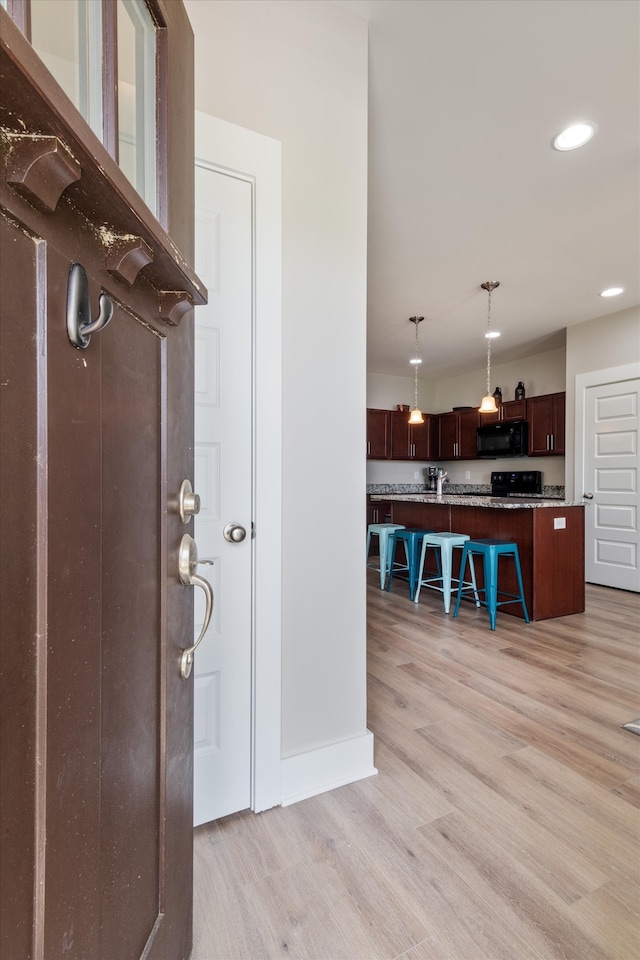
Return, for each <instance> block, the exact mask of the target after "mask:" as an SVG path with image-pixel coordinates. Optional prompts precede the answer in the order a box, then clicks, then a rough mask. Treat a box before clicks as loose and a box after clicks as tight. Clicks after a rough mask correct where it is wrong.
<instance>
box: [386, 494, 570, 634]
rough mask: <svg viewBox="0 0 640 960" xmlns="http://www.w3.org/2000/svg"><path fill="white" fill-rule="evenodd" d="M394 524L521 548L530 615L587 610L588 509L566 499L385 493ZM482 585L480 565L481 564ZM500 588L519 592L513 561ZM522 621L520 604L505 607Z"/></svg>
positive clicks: (503, 571)
mask: <svg viewBox="0 0 640 960" xmlns="http://www.w3.org/2000/svg"><path fill="white" fill-rule="evenodd" d="M371 500H372V501H374V500H385V501H387V502H390V503H391V518H392V520H393V523H401V524H402V525H403V526H405V527H419V528H424V529H426V530H435V531H436V532H438V531H444V530H450V531H452V532H454V533H467V534H469V536H470V537H471V539H472V540H474V539H479V538H482V537H494V538H496V539H497V540H509V541H513V542H514V543H517V544H518V551H519V554H520V565H521V567H522V580H523V583H524V593H525V599H526V602H527V609H528V611H529V617H530V618H531V619H532V620H548V619H551V618H552V617H564V616H567V615H568V614H571V613H582V611H583V610H584V594H585V590H584V505H583V504H582V503H572V502H570V501H566V500H545V499H543V498H531V499H524V498H520V497H516V496H514V497H488V496H468V495H456V494H450V495H447V494H444V495H443V496H442V497H437V496H435V495H434V494H429V493H408V494H380V495H379V496H376V495H373V496H372V497H371ZM476 574H477V576H478V582H479V584H482V583H483V576H482V570H481V564H478V563H476ZM499 587H500V589H501V590H502V589H504V590H506V591H507V592H509V593H516V592H517V587H516V582H515V575H514V573H513V563H512V562H506V561H505V562H504V566H502V565H501V567H500V580H499ZM501 610H502V612H504V613H507V614H510V615H511V616H515V617H522V610H521V608H520V605H519V604H510V605H509V606H506V607H503V608H501Z"/></svg>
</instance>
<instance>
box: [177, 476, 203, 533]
mask: <svg viewBox="0 0 640 960" xmlns="http://www.w3.org/2000/svg"><path fill="white" fill-rule="evenodd" d="M178 511H179V513H180V519H181V520H182V522H183V523H189V520H190V519H191V517H194V516H195V515H196V514H197V513H200V497H199V496H198V494H197V493H194V492H193V488H192V487H191V484H190V483H189V481H188V480H183V481H182V483H181V485H180V493H179V494H178Z"/></svg>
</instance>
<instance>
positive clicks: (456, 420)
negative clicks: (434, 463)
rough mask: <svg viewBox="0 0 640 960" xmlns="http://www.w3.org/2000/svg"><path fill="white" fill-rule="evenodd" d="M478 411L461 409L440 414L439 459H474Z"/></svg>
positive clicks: (473, 408)
mask: <svg viewBox="0 0 640 960" xmlns="http://www.w3.org/2000/svg"><path fill="white" fill-rule="evenodd" d="M478 416H479V415H478V411H477V409H476V408H475V407H472V409H471V410H461V411H455V412H452V413H441V414H439V416H438V418H437V419H438V451H437V458H436V459H438V460H473V459H475V456H476V430H477V427H478V422H479V421H478Z"/></svg>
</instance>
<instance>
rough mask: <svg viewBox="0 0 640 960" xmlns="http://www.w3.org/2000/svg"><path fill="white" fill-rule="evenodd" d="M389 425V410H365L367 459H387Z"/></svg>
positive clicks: (389, 439)
mask: <svg viewBox="0 0 640 960" xmlns="http://www.w3.org/2000/svg"><path fill="white" fill-rule="evenodd" d="M390 425H391V411H390V410H367V460H388V459H389V454H390V449H391V431H390Z"/></svg>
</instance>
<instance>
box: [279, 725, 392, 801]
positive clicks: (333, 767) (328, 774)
mask: <svg viewBox="0 0 640 960" xmlns="http://www.w3.org/2000/svg"><path fill="white" fill-rule="evenodd" d="M281 771H282V801H281V803H282V806H283V807H287V806H289V804H291V803H297V802H298V801H299V800H306V799H307V798H308V797H315V796H317V795H318V794H319V793H326V791H327V790H335V789H336V787H344V786H345V785H346V784H348V783H355V782H356V780H364V779H365V777H372V776H373V775H374V774H376V773H377V772H378V771H377V770H376V768H375V767H374V765H373V734H372V733H371V732H370V731H369V730H367V732H366V733H365V734H363V735H362V736H361V737H353V738H352V739H351V740H341V741H340V742H339V743H332V744H330V745H329V746H328V747H319V748H318V749H317V750H310V751H309V752H308V753H299V754H297V755H296V756H295V757H287V758H286V759H284V760H283V761H282V766H281Z"/></svg>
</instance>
